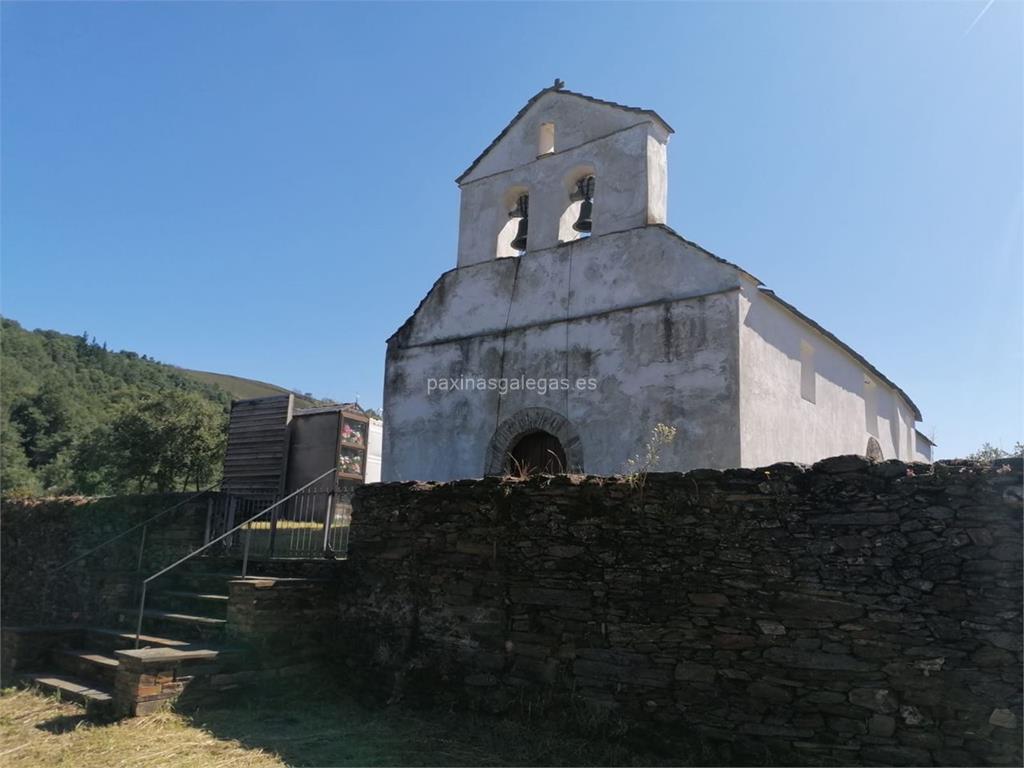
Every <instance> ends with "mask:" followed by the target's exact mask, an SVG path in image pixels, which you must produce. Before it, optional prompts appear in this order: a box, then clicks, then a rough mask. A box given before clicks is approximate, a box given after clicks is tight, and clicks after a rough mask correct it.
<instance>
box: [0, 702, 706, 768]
mask: <svg viewBox="0 0 1024 768" xmlns="http://www.w3.org/2000/svg"><path fill="white" fill-rule="evenodd" d="M681 763H682V764H688V761H680V760H672V759H666V757H665V756H664V755H657V756H656V755H651V754H641V753H638V752H637V751H636V750H634V749H629V748H627V747H626V746H625V745H623V744H621V743H619V742H616V741H614V740H606V739H603V738H591V739H582V738H577V737H570V736H567V735H566V734H564V733H559V732H557V731H555V730H553V729H549V728H544V727H541V726H539V725H536V724H535V725H533V726H530V725H527V724H523V723H517V722H513V721H509V720H504V719H498V718H492V717H487V716H483V715H474V714H471V713H465V712H436V711H435V712H431V713H425V712H420V711H413V710H409V709H405V708H401V707H386V708H367V707H364V706H362V705H360V704H357V703H356V702H355V701H353V700H352V699H351V697H349V696H348V695H346V694H344V693H342V692H338V691H335V690H330V689H328V690H323V691H319V692H313V693H309V692H304V693H301V694H300V693H298V692H291V693H285V694H278V695H273V694H265V693H260V692H242V691H235V692H233V693H232V694H230V695H228V696H225V697H224V698H223V699H221V700H219V701H207V702H206V703H205V704H202V705H198V706H197V705H195V704H193V705H190V706H189V707H188V709H187V711H185V712H184V713H176V712H164V713H160V714H156V715H151V716H149V717H142V718H136V719H133V720H125V721H122V722H119V723H113V724H100V723H91V722H89V721H87V720H85V718H84V716H83V715H82V710H81V709H80V708H79V707H77V706H75V705H72V704H67V703H62V702H60V701H58V700H56V699H53V698H48V697H45V696H42V695H40V694H38V693H35V692H31V691H15V690H6V691H3V692H0V765H3V766H4V767H5V768H44V766H45V767H46V768H49V766H69V767H70V766H74V767H75V768H93V767H94V766H95V767H96V768H100V767H101V766H102V767H103V768H107V767H108V766H113V767H115V768H129V767H130V768H200V766H202V768H228V767H229V766H230V768H269V767H270V766H284V765H289V766H346V765H365V766H384V765H409V766H423V765H463V766H471V765H479V766H492V765H659V764H660V765H667V764H677V765H678V764H681Z"/></svg>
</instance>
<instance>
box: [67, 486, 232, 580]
mask: <svg viewBox="0 0 1024 768" xmlns="http://www.w3.org/2000/svg"><path fill="white" fill-rule="evenodd" d="M222 482H223V480H218V481H217V482H216V483H214V484H213V485H211V486H208V487H206V488H204V489H203V490H201V491H198V492H197V493H195V494H193V495H192V496H189V497H188V498H187V499H185V500H183V501H179V502H178V503H177V504H175V505H173V506H171V507H168V508H167V509H162V510H160V511H159V512H157V513H156V514H155V515H152V516H151V517H147V518H146V519H145V520H143V521H142V522H141V523H136V524H135V525H133V526H132V527H131V528H127V529H125V530H123V531H121V532H120V533H119V534H117V535H116V536H111V537H110V538H109V539H107V540H106V541H103V542H101V543H100V544H97V545H96V546H95V547H93V548H92V549H90V550H88V551H86V552H83V553H82V554H80V555H76V556H75V557H73V558H71V559H70V560H68V561H67V562H66V563H62V564H61V565H58V566H57V567H56V568H53V569H51V570H50V573H57V572H58V571H63V570H64V569H65V568H67V567H69V566H71V565H74V564H75V563H77V562H78V561H79V560H84V559H85V558H87V557H88V556H89V555H91V554H93V553H94V552H98V551H99V550H101V549H103V548H104V547H105V546H107V545H108V544H112V543H113V542H115V541H117V540H118V539H120V538H123V537H124V536H127V535H128V534H129V533H131V532H132V531H137V530H138V529H139V528H142V529H143V532H142V543H141V544H140V545H139V546H140V553H139V558H140V561H139V562H140V564H141V558H142V553H141V547H143V546H145V543H146V531H145V529H146V528H147V527H148V526H149V524H150V523H151V522H153V521H154V520H156V519H157V518H159V517H163V516H164V515H166V514H167V513H168V512H173V511H174V510H176V509H180V508H181V507H183V506H185V505H186V504H188V503H189V502H192V501H195V500H196V499H198V498H199V497H200V496H202V495H203V494H205V493H209V492H210V491H212V490H213V489H214V488H216V487H217V486H219V485H220V484H221V483H222Z"/></svg>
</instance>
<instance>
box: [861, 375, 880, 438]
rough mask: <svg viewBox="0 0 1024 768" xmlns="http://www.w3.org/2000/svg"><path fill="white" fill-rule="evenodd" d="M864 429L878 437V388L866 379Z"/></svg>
mask: <svg viewBox="0 0 1024 768" xmlns="http://www.w3.org/2000/svg"><path fill="white" fill-rule="evenodd" d="M864 429H866V430H867V432H868V434H869V435H874V436H875V437H878V386H877V385H876V384H875V382H873V381H872V380H871V379H869V378H868V377H867V376H865V377H864Z"/></svg>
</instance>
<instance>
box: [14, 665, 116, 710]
mask: <svg viewBox="0 0 1024 768" xmlns="http://www.w3.org/2000/svg"><path fill="white" fill-rule="evenodd" d="M19 678H20V680H21V682H22V683H24V684H25V685H30V686H35V687H37V688H39V689H41V690H43V691H45V692H46V693H57V694H59V695H60V697H61V698H62V699H65V700H67V701H73V702H76V703H77V704H81V705H83V706H84V707H85V711H86V713H87V714H89V715H109V714H110V713H111V709H112V706H113V703H114V696H113V693H114V689H113V688H112V687H110V686H107V685H104V684H102V683H95V682H90V681H86V680H80V679H78V678H74V677H71V676H69V675H66V674H62V673H61V674H58V673H53V672H23V673H21V674H20V675H19Z"/></svg>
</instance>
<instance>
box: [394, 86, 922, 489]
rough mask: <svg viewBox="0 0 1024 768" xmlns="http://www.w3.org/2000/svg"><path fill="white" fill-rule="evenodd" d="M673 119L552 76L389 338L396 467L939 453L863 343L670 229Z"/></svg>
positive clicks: (474, 472) (440, 471) (696, 462)
mask: <svg viewBox="0 0 1024 768" xmlns="http://www.w3.org/2000/svg"><path fill="white" fill-rule="evenodd" d="M671 133H672V129H671V128H670V126H669V125H668V124H667V123H666V122H665V121H664V120H663V119H662V118H661V117H659V116H658V115H657V114H656V113H655V112H652V111H650V110H646V109H638V108H633V107H625V106H622V105H619V104H614V103H611V102H606V101H602V100H599V99H595V98H593V97H589V96H585V95H583V94H578V93H574V92H572V91H568V90H566V89H565V88H564V87H563V85H562V83H561V82H559V81H556V83H555V85H554V86H553V87H550V88H546V89H544V90H542V91H541V92H540V93H538V94H537V95H536V96H534V97H533V98H532V99H531V100H530V101H529V102H528V103H527V104H526V106H524V107H523V109H522V110H520V112H519V114H517V115H516V116H515V118H514V119H513V120H512V122H511V123H510V124H509V125H508V126H507V127H506V128H505V130H504V131H502V133H501V134H500V135H499V136H498V137H497V138H496V139H495V140H494V141H493V142H492V143H491V145H490V146H489V147H488V148H487V149H486V150H485V151H484V152H483V154H481V155H480V156H479V157H478V158H477V159H476V161H474V162H473V164H472V165H471V166H470V167H469V169H468V170H466V171H465V172H464V173H463V174H462V175H461V176H460V177H459V178H458V179H457V183H458V184H459V187H460V190H461V213H460V229H459V244H458V262H457V266H456V268H455V269H452V270H450V271H448V272H446V273H444V274H443V275H441V277H440V278H439V279H438V280H437V282H436V283H435V284H434V286H433V287H432V288H431V290H430V291H429V293H428V294H427V296H426V297H425V298H424V299H423V301H422V302H421V303H420V306H419V307H418V308H417V309H416V311H415V312H414V313H413V315H412V317H410V318H409V319H408V320H407V321H406V322H405V324H403V325H402V327H401V328H400V329H399V330H398V331H397V332H396V333H395V334H394V335H393V336H392V337H391V338H390V339H389V340H388V347H387V362H386V372H385V391H384V412H385V420H384V447H383V451H384V454H383V479H384V480H386V481H388V480H397V481H404V480H452V479H458V478H467V477H479V476H482V475H485V474H498V473H504V472H507V471H515V470H516V468H517V467H518V466H521V465H523V464H526V465H529V466H530V467H531V468H534V469H546V470H552V469H564V470H565V471H569V472H586V473H590V474H615V473H620V472H623V471H624V468H625V467H626V462H627V461H628V460H629V459H630V458H631V457H633V456H635V455H637V454H640V453H642V452H643V451H644V446H645V444H646V443H647V442H648V439H649V436H650V434H651V430H652V428H653V427H654V426H655V425H658V424H664V425H667V426H670V427H674V428H675V429H676V436H675V439H674V440H673V441H672V442H671V443H670V444H669V445H667V446H666V447H665V448H663V449H662V451H661V459H660V463H659V465H658V467H657V468H658V469H660V470H688V469H693V468H698V467H709V468H727V467H753V466H763V465H766V464H771V463H774V462H777V461H798V462H813V461H817V460H819V459H822V458H824V457H828V456H834V455H839V454H868V455H873V456H875V457H880V458H885V459H890V458H898V459H903V460H907V461H911V460H916V461H930V460H931V442H930V441H929V440H928V439H927V438H925V437H924V436H923V435H922V434H921V433H920V432H919V431H918V430H917V428H916V423H917V422H918V421H919V420H920V419H921V413H920V411H919V410H918V408H917V406H915V405H914V403H913V402H912V401H911V399H910V398H909V397H908V396H907V394H906V393H905V392H903V391H902V390H901V389H900V388H899V387H897V386H896V385H895V384H894V383H893V382H892V381H890V380H889V379H888V378H886V377H885V376H884V375H883V374H882V373H881V372H879V371H878V370H877V369H876V368H875V367H874V366H872V365H871V364H870V363H869V362H868V361H867V360H866V359H865V358H864V357H862V356H861V355H860V354H858V353H857V352H855V351H854V350H853V349H851V348H850V347H849V346H847V345H846V344H844V343H843V342H842V341H840V340H839V339H838V338H836V337H835V336H833V335H832V334H831V333H829V332H828V331H826V330H825V329H824V328H822V327H821V326H819V325H818V324H817V323H815V322H814V321H812V320H811V319H810V318H808V317H806V316H805V315H803V314H802V313H800V312H799V311H798V310H796V309H795V308H794V307H793V306H791V305H790V304H788V303H786V302H784V301H782V300H781V299H780V298H779V297H778V296H776V295H775V294H774V293H773V292H772V291H769V290H767V289H766V288H765V287H764V286H763V285H762V284H761V283H760V282H759V281H758V280H757V278H755V277H753V276H752V275H750V274H749V273H747V272H746V271H744V270H743V269H742V268H741V267H738V266H736V265H735V264H732V263H729V262H727V261H725V260H724V259H721V258H719V257H717V256H715V255H713V254H711V253H709V252H708V251H706V250H704V249H703V248H701V247H700V246H698V245H695V244H694V243H691V242H689V241H687V240H686V239H684V238H683V237H681V236H680V235H678V234H676V233H675V232H674V231H673V230H671V229H670V228H669V227H668V226H667V225H666V204H667V189H668V175H667V146H668V139H669V136H670V135H671Z"/></svg>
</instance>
